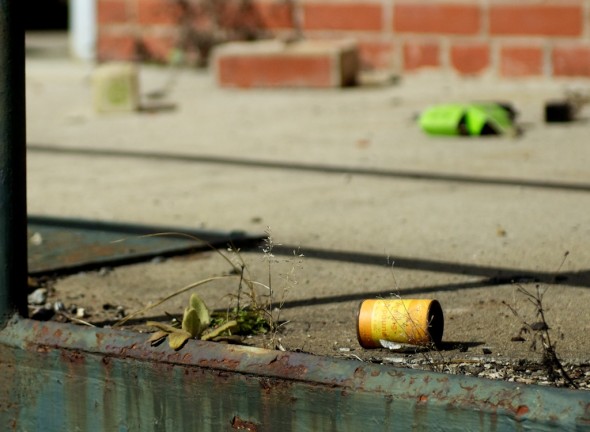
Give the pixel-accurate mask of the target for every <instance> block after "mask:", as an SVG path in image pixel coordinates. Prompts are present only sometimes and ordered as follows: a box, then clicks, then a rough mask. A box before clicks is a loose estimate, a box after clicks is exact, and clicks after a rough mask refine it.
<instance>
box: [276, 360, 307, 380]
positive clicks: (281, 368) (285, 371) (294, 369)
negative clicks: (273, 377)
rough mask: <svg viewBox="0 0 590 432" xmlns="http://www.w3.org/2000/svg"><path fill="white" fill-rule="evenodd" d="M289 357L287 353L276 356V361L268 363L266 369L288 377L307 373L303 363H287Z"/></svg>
mask: <svg viewBox="0 0 590 432" xmlns="http://www.w3.org/2000/svg"><path fill="white" fill-rule="evenodd" d="M289 359H290V357H289V354H285V355H282V356H278V357H277V358H276V361H272V362H271V363H269V364H268V369H269V370H272V371H273V372H275V373H277V374H279V375H281V376H288V377H290V378H295V377H301V376H302V375H305V374H306V373H307V367H306V366H305V365H302V364H300V365H292V364H291V363H289Z"/></svg>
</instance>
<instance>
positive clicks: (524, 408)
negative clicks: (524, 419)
mask: <svg viewBox="0 0 590 432" xmlns="http://www.w3.org/2000/svg"><path fill="white" fill-rule="evenodd" d="M529 411H530V410H529V407H528V406H526V405H519V407H518V408H516V415H517V416H522V415H525V414H526V413H528V412H529Z"/></svg>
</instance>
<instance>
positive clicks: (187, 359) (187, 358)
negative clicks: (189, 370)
mask: <svg viewBox="0 0 590 432" xmlns="http://www.w3.org/2000/svg"><path fill="white" fill-rule="evenodd" d="M192 359H193V355H192V354H191V353H186V354H185V355H183V356H182V361H183V362H185V363H190V362H191V360H192Z"/></svg>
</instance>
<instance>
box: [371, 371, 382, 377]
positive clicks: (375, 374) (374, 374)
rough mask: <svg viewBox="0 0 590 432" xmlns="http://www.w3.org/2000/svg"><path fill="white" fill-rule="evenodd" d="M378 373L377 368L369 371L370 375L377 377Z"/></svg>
mask: <svg viewBox="0 0 590 432" xmlns="http://www.w3.org/2000/svg"><path fill="white" fill-rule="evenodd" d="M379 375H381V373H380V372H379V371H378V370H374V371H373V372H371V376H372V377H377V376H379Z"/></svg>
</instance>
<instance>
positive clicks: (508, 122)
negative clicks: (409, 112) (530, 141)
mask: <svg viewBox="0 0 590 432" xmlns="http://www.w3.org/2000/svg"><path fill="white" fill-rule="evenodd" d="M419 123H420V127H421V128H422V130H423V131H424V132H426V133H428V134H430V135H451V136H453V135H470V136H479V135H504V134H513V133H514V126H513V123H512V115H511V112H510V110H509V109H508V108H506V107H505V106H502V105H500V104H497V103H472V104H445V105H435V106H432V107H430V108H428V109H426V110H425V111H424V112H423V113H422V115H421V116H420V119H419Z"/></svg>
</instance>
